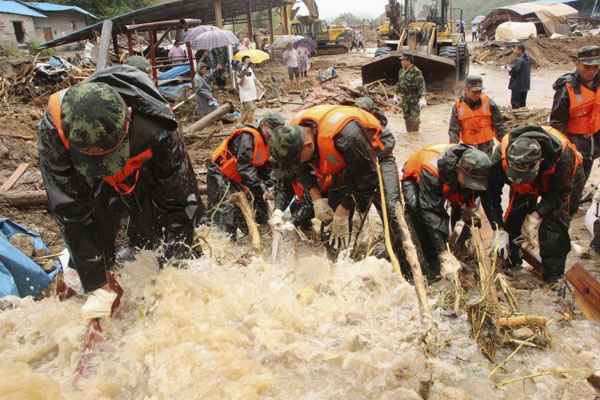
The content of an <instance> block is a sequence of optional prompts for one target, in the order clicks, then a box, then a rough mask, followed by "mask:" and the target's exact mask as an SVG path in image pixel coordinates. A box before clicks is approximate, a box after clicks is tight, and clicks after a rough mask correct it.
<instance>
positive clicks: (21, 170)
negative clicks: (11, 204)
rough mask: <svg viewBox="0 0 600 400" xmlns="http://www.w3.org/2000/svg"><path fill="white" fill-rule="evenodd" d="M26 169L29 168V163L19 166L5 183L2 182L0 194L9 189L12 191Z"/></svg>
mask: <svg viewBox="0 0 600 400" xmlns="http://www.w3.org/2000/svg"><path fill="white" fill-rule="evenodd" d="M27 167H29V163H21V164H19V166H18V167H17V169H15V171H14V172H13V173H12V175H11V176H10V177H9V178H8V179H7V180H6V182H4V184H3V185H2V187H0V192H8V191H9V190H10V189H12V187H13V186H15V184H16V183H17V182H18V181H19V179H21V176H23V174H24V173H25V171H26V170H27Z"/></svg>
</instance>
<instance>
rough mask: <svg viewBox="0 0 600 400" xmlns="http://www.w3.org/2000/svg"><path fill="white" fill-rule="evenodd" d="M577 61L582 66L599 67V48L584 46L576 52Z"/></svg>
mask: <svg viewBox="0 0 600 400" xmlns="http://www.w3.org/2000/svg"><path fill="white" fill-rule="evenodd" d="M577 61H578V62H580V63H582V64H584V65H600V47H599V46H584V47H582V48H580V49H579V50H577Z"/></svg>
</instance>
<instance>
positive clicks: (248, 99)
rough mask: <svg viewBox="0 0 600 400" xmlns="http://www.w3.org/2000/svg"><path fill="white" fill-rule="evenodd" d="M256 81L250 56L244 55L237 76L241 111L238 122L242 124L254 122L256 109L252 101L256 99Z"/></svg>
mask: <svg viewBox="0 0 600 400" xmlns="http://www.w3.org/2000/svg"><path fill="white" fill-rule="evenodd" d="M256 83H257V80H256V75H254V70H253V69H252V61H251V60H250V56H244V57H243V58H242V67H241V69H240V72H239V73H238V78H237V84H238V92H239V95H240V103H241V111H242V115H241V117H240V124H242V125H247V124H251V123H252V122H254V111H255V110H256V105H255V104H254V102H255V101H256V100H258V91H257V90H256V86H257V85H256Z"/></svg>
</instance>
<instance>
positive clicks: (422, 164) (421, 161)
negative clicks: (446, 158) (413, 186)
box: [402, 144, 475, 206]
mask: <svg viewBox="0 0 600 400" xmlns="http://www.w3.org/2000/svg"><path fill="white" fill-rule="evenodd" d="M454 146H456V145H454V144H437V145H433V146H428V147H425V148H424V149H421V150H419V151H417V152H416V153H414V154H413V155H412V156H410V157H409V159H408V160H407V161H406V163H404V168H403V170H402V180H403V181H406V180H414V181H417V182H420V181H421V174H422V173H423V170H425V171H427V172H429V173H430V174H431V175H433V176H435V177H436V178H439V176H440V174H439V170H438V161H439V160H440V158H442V156H443V155H444V153H445V152H446V151H448V150H449V149H451V148H452V147H454ZM442 195H443V196H444V199H446V200H447V201H448V202H450V203H451V204H452V205H455V206H462V205H464V204H468V205H470V206H471V205H474V204H475V198H474V197H473V196H472V197H471V198H470V199H465V198H464V196H463V195H462V194H460V193H458V192H453V191H452V190H451V188H450V185H448V184H443V185H442Z"/></svg>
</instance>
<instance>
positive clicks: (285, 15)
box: [281, 5, 292, 35]
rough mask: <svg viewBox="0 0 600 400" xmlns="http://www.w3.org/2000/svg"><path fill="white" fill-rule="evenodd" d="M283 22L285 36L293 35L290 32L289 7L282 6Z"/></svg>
mask: <svg viewBox="0 0 600 400" xmlns="http://www.w3.org/2000/svg"><path fill="white" fill-rule="evenodd" d="M281 20H282V21H283V29H284V31H285V32H284V34H285V35H291V34H292V33H291V31H290V16H289V14H288V9H287V6H285V5H284V6H281Z"/></svg>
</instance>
